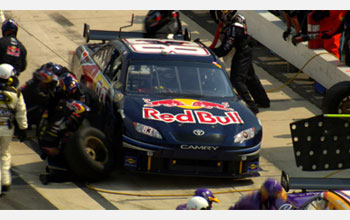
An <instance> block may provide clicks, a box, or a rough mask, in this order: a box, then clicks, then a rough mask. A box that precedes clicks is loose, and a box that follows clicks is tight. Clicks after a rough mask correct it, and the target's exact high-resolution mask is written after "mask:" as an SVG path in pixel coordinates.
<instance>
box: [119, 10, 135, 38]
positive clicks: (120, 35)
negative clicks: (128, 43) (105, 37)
mask: <svg viewBox="0 0 350 220" xmlns="http://www.w3.org/2000/svg"><path fill="white" fill-rule="evenodd" d="M133 25H134V13H133V14H132V16H131V24H130V25H126V26H122V27H120V28H119V38H121V37H122V28H127V27H131V26H133Z"/></svg>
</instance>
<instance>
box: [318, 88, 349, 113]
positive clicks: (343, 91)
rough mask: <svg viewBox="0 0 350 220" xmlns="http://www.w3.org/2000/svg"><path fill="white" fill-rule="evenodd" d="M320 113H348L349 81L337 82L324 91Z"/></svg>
mask: <svg viewBox="0 0 350 220" xmlns="http://www.w3.org/2000/svg"><path fill="white" fill-rule="evenodd" d="M322 113H323V114H350V81H344V82H339V83H337V84H335V85H333V86H332V87H331V88H330V89H329V90H328V91H327V92H326V95H325V97H324V99H323V102H322Z"/></svg>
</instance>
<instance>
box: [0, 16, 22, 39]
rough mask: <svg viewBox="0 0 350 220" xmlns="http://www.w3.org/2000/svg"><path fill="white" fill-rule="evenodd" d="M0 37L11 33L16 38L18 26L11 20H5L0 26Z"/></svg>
mask: <svg viewBox="0 0 350 220" xmlns="http://www.w3.org/2000/svg"><path fill="white" fill-rule="evenodd" d="M1 31H2V36H6V35H8V33H7V32H8V31H10V32H12V33H13V34H14V35H15V36H17V31H18V24H17V22H16V21H15V20H13V19H11V18H10V19H6V20H5V21H4V22H3V23H2V26H1Z"/></svg>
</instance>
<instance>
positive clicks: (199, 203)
mask: <svg viewBox="0 0 350 220" xmlns="http://www.w3.org/2000/svg"><path fill="white" fill-rule="evenodd" d="M186 209H187V210H208V209H209V203H208V202H207V200H206V199H204V198H203V197H201V196H193V197H192V198H190V200H188V202H187V205H186Z"/></svg>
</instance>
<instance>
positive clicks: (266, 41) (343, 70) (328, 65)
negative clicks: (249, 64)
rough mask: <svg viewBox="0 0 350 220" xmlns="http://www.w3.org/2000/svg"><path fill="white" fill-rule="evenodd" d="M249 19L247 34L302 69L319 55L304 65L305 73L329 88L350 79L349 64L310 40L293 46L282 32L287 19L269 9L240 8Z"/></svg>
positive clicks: (241, 12)
mask: <svg viewBox="0 0 350 220" xmlns="http://www.w3.org/2000/svg"><path fill="white" fill-rule="evenodd" d="M239 13H240V14H242V15H243V16H244V17H245V18H246V20H247V26H248V33H249V34H250V35H251V36H252V37H253V38H254V39H255V40H257V41H259V42H260V43H261V44H263V45H264V46H266V47H267V48H269V49H270V50H272V51H274V52H275V53H276V54H278V55H279V56H280V57H282V58H283V59H285V60H286V61H288V62H289V63H291V64H293V65H294V66H295V67H297V68H299V69H301V68H302V67H303V66H304V64H305V63H306V62H307V61H308V60H310V59H311V58H312V57H314V56H315V55H317V54H320V53H322V55H319V56H316V57H314V58H313V59H312V61H310V63H309V64H308V65H306V66H305V68H304V69H303V72H304V73H305V74H307V75H308V76H310V77H311V78H313V79H314V80H316V81H317V82H318V83H320V84H321V85H322V86H324V87H325V88H326V89H329V88H330V87H331V86H333V85H334V84H336V83H338V82H342V81H350V67H348V66H346V65H345V64H344V63H341V62H340V61H339V60H338V59H337V58H336V57H335V56H333V55H332V54H323V53H326V52H327V51H326V50H324V49H309V48H308V46H307V42H302V43H300V44H298V45H297V46H294V45H293V44H292V42H291V37H289V39H288V40H287V41H285V40H283V38H282V33H283V31H284V30H285V24H284V22H283V21H282V20H281V19H279V18H278V17H276V16H275V15H273V14H272V13H270V12H269V11H267V10H258V11H253V10H242V11H239Z"/></svg>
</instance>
